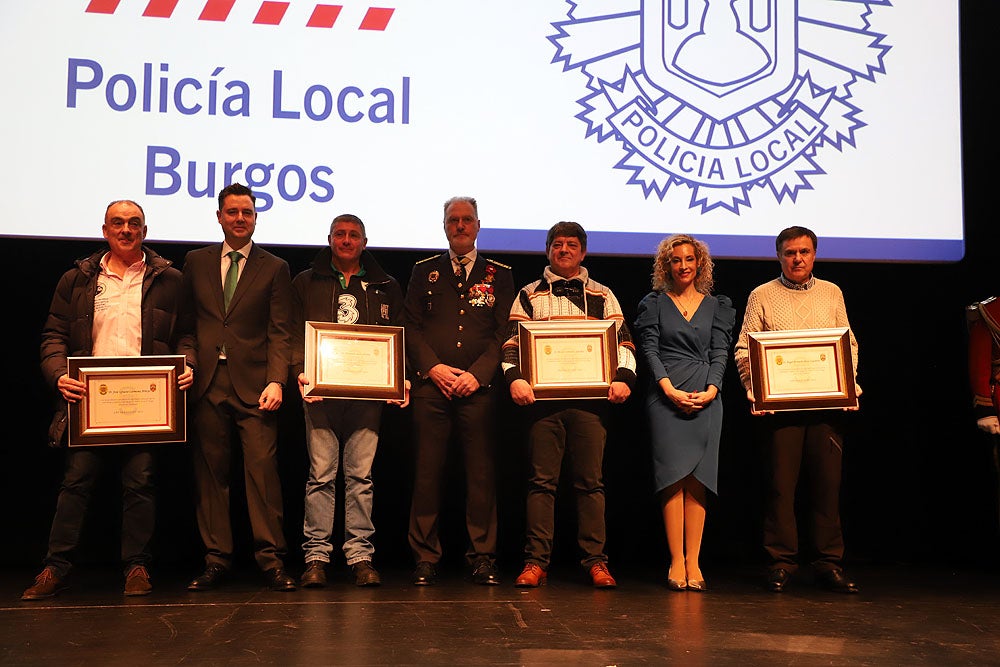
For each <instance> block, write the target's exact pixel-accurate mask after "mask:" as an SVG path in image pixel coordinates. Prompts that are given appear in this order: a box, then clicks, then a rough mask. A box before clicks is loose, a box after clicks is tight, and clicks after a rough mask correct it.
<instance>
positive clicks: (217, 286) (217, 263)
mask: <svg viewBox="0 0 1000 667" xmlns="http://www.w3.org/2000/svg"><path fill="white" fill-rule="evenodd" d="M212 260H213V264H212V266H210V267H209V269H211V268H212V267H213V266H214V267H215V268H214V270H210V271H209V272H208V284H209V285H211V286H212V293H213V294H214V295H215V305H216V307H217V308H218V309H219V312H220V313H222V316H223V317H225V316H226V307H225V300H224V298H223V296H222V244H221V243H220V244H219V245H218V246H217V247H216V248H215V249H214V250H213V252H212Z"/></svg>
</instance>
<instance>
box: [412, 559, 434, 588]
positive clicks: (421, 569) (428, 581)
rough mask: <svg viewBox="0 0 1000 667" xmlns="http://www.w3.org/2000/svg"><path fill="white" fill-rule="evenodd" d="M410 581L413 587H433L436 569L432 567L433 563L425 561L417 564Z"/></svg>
mask: <svg viewBox="0 0 1000 667" xmlns="http://www.w3.org/2000/svg"><path fill="white" fill-rule="evenodd" d="M411 581H412V582H413V585H414V586H433V585H434V584H435V583H436V582H437V568H435V567H434V563H432V562H430V561H427V560H422V561H420V562H419V563H417V567H416V569H415V570H413V579H411Z"/></svg>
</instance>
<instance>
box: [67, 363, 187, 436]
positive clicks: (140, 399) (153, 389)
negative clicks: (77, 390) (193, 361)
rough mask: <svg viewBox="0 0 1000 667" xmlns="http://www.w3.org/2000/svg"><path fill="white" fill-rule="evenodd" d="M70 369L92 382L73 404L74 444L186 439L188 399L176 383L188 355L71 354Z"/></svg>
mask: <svg viewBox="0 0 1000 667" xmlns="http://www.w3.org/2000/svg"><path fill="white" fill-rule="evenodd" d="M68 373H69V376H70V377H72V378H75V379H77V380H80V381H81V382H83V383H84V384H85V385H86V386H87V394H86V396H84V397H83V399H81V400H79V401H77V402H75V403H70V404H69V424H68V426H69V428H68V433H69V434H68V444H69V446H70V447H91V446H95V445H136V444H144V443H159V442H184V441H185V440H186V439H187V402H186V401H185V400H184V395H183V394H182V392H181V391H180V390H179V389H178V388H177V377H178V376H179V375H181V374H182V373H184V357H183V355H164V356H152V357H70V358H69V370H68Z"/></svg>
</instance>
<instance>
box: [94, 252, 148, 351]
mask: <svg viewBox="0 0 1000 667" xmlns="http://www.w3.org/2000/svg"><path fill="white" fill-rule="evenodd" d="M109 257H111V253H110V252H107V253H105V254H104V257H102V258H101V273H100V275H98V276H97V294H96V295H95V296H94V329H93V336H94V349H93V355H94V356H95V357H137V356H139V355H140V354H142V279H143V276H145V274H146V253H142V259H140V260H139V261H137V262H136V263H135V264H133V265H132V266H130V267H128V268H127V269H125V273H124V275H121V276H119V275H117V274H116V273H114V272H113V271H112V270H111V268H110V267H109V265H108V258H109Z"/></svg>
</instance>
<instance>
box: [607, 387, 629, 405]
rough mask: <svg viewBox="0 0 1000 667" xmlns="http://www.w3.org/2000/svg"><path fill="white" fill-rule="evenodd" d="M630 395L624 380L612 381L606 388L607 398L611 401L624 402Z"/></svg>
mask: <svg viewBox="0 0 1000 667" xmlns="http://www.w3.org/2000/svg"><path fill="white" fill-rule="evenodd" d="M631 395H632V390H631V389H629V388H628V385H627V384H625V383H624V382H612V383H611V386H610V387H609V388H608V400H609V401H611V402H612V403H624V402H625V401H626V400H627V399H628V397H629V396H631Z"/></svg>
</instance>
